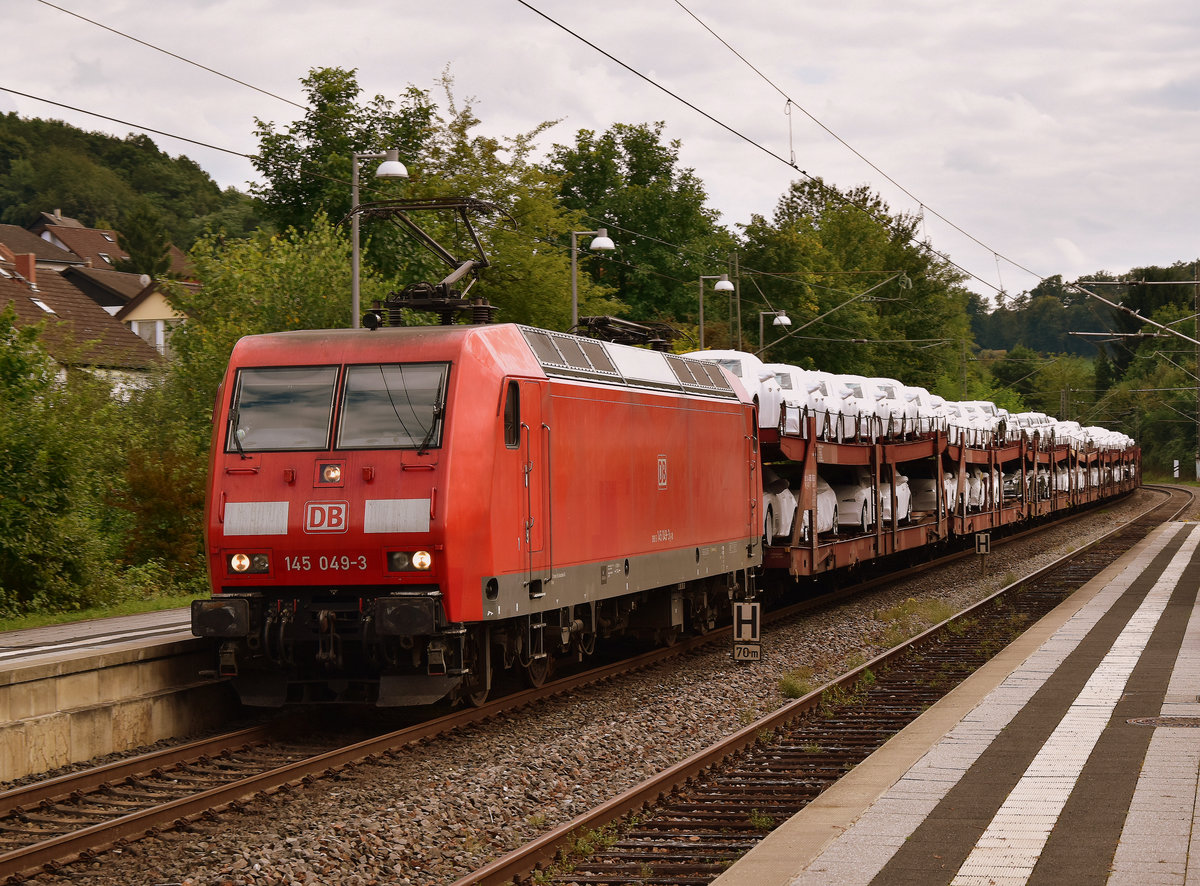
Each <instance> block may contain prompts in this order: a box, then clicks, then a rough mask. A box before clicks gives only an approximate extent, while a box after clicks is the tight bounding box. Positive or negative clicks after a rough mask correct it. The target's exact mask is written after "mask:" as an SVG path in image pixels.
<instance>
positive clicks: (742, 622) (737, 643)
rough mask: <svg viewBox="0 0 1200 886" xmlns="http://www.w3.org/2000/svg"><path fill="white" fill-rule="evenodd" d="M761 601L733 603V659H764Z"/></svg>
mask: <svg viewBox="0 0 1200 886" xmlns="http://www.w3.org/2000/svg"><path fill="white" fill-rule="evenodd" d="M761 613H762V604H761V603H734V604H733V660H734V661H759V660H760V659H762V646H761V638H760V636H759V632H760V628H761V625H762V619H761Z"/></svg>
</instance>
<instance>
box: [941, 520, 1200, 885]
mask: <svg viewBox="0 0 1200 886" xmlns="http://www.w3.org/2000/svg"><path fill="white" fill-rule="evenodd" d="M1198 544H1200V534H1197V533H1196V532H1191V533H1190V534H1189V536H1188V538H1187V540H1186V541H1185V542H1184V543H1183V546H1182V547H1181V548H1180V549H1179V550H1178V551H1177V552H1176V554H1175V556H1174V557H1172V558H1171V562H1170V563H1169V564H1168V565H1167V568H1166V569H1164V570H1163V573H1162V575H1161V576H1160V577H1159V579H1158V581H1156V582H1155V583H1154V587H1153V588H1151V589H1150V592H1149V593H1147V594H1146V597H1145V599H1144V600H1143V601H1142V604H1141V606H1139V607H1138V610H1137V612H1135V613H1134V614H1133V617H1132V618H1130V619H1129V623H1128V624H1127V625H1126V626H1125V628H1124V630H1122V631H1121V634H1120V636H1119V637H1117V639H1116V642H1114V643H1113V646H1112V649H1111V650H1110V651H1109V653H1108V654H1107V655H1106V656H1105V657H1104V660H1103V661H1102V662H1100V665H1099V667H1097V668H1096V670H1095V671H1094V672H1093V673H1092V676H1091V677H1090V678H1089V679H1088V681H1087V683H1086V684H1085V685H1084V687H1083V689H1082V690H1081V691H1080V693H1079V695H1078V696H1077V697H1076V698H1075V701H1074V702H1073V703H1072V704H1071V707H1070V709H1069V710H1068V711H1067V713H1066V715H1065V716H1064V717H1063V719H1062V720H1061V721H1060V723H1059V724H1058V726H1057V727H1056V728H1055V730H1054V732H1053V733H1052V734H1051V735H1050V738H1049V739H1047V741H1046V743H1045V745H1043V746H1042V749H1041V750H1040V751H1039V752H1038V754H1037V756H1036V757H1034V758H1033V762H1032V763H1030V764H1029V768H1028V769H1026V771H1025V774H1024V775H1023V776H1021V780H1020V781H1019V782H1017V785H1016V787H1014V788H1013V790H1012V793H1010V794H1009V795H1008V798H1007V799H1006V800H1005V801H1004V803H1003V804H1002V805H1001V807H1000V809H999V811H997V812H996V815H995V817H994V818H993V819H992V821H991V824H989V825H988V827H987V830H985V831H984V832H983V836H981V837H980V838H979V842H978V843H977V844H976V845H975V848H974V849H973V850H972V851H971V854H970V855H969V856H967V860H966V861H965V862H963V865H962V867H961V868H959V871H958V876H956V877H955V878H954V880H953V881H952V883H951V886H977V884H996V883H1010V882H1012V883H1024V882H1026V880H1028V878H1029V876H1030V875H1031V874H1032V873H1033V868H1034V865H1036V864H1037V861H1038V858H1039V856H1040V855H1041V852H1042V849H1043V847H1044V846H1045V844H1046V840H1047V839H1048V838H1049V836H1050V831H1051V830H1053V828H1054V825H1055V823H1056V822H1057V821H1058V816H1059V815H1060V814H1061V812H1062V809H1063V806H1065V805H1066V802H1067V797H1069V796H1070V794H1071V791H1072V790H1073V789H1074V787H1075V783H1076V781H1078V779H1079V775H1080V773H1081V772H1082V771H1083V767H1084V764H1085V763H1087V760H1088V757H1089V756H1090V755H1091V753H1092V749H1093V748H1094V747H1095V745H1096V742H1097V741H1098V740H1099V739H1100V734H1101V733H1102V732H1103V731H1104V728H1105V726H1107V725H1108V721H1109V719H1110V718H1111V717H1112V712H1113V709H1114V708H1115V707H1116V706H1117V702H1118V701H1119V700H1120V698H1121V695H1122V693H1124V691H1125V684H1126V682H1128V680H1129V675H1130V674H1131V673H1132V672H1133V668H1134V666H1135V665H1136V664H1137V663H1138V659H1140V658H1141V655H1142V652H1143V651H1144V650H1145V648H1146V644H1147V643H1148V642H1149V640H1150V635H1151V634H1152V633H1153V632H1154V628H1155V625H1157V624H1158V620H1159V618H1161V617H1162V614H1163V611H1164V610H1165V609H1166V606H1167V602H1168V601H1169V600H1170V598H1171V594H1172V592H1173V591H1174V590H1175V586H1176V584H1178V582H1179V579H1180V576H1181V575H1182V574H1183V570H1184V568H1185V567H1187V565H1188V564H1189V563H1190V562H1191V559H1192V555H1193V554H1194V553H1195V551H1196V547H1197V545H1198Z"/></svg>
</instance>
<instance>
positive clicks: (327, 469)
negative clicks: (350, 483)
mask: <svg viewBox="0 0 1200 886" xmlns="http://www.w3.org/2000/svg"><path fill="white" fill-rule="evenodd" d="M321 481H322V482H324V483H341V482H342V466H341V465H322V466H321Z"/></svg>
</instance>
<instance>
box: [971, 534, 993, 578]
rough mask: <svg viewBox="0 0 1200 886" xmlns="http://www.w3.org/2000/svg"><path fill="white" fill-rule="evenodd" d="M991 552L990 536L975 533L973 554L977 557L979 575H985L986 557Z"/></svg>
mask: <svg viewBox="0 0 1200 886" xmlns="http://www.w3.org/2000/svg"><path fill="white" fill-rule="evenodd" d="M991 552H992V534H991V533H990V532H976V533H975V553H976V554H978V555H979V574H980V575H987V555H988V554H990V553H991Z"/></svg>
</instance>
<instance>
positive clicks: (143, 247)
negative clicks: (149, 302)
mask: <svg viewBox="0 0 1200 886" xmlns="http://www.w3.org/2000/svg"><path fill="white" fill-rule="evenodd" d="M117 242H118V243H119V244H120V246H121V248H122V249H124V250H125V251H126V252H127V253H129V258H127V259H121V260H120V261H118V262H117V264H116V268H117V270H118V271H127V272H129V273H131V274H145V275H146V276H148V277H150V278H151V279H152V280H161V279H162V278H163V277H164V276H165V275H166V273H167V270H168V269H169V268H170V267H171V251H170V247H171V241H170V240H169V239H167V229H166V227H165V226H164V225H163V223H162V219H161V218H160V217H159V215H158V213H157V212H155V210H154V209H153V208H152V207H151V206H150V205H149V204H147V203H141V204H138V206H137V207H135V208H134V210H133V211H132V212H130V213H129V214H128V215H127V216H125V219H124V221H122V222H121V230H120V231H119V232H118V234H117Z"/></svg>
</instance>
